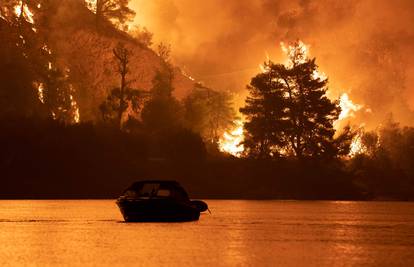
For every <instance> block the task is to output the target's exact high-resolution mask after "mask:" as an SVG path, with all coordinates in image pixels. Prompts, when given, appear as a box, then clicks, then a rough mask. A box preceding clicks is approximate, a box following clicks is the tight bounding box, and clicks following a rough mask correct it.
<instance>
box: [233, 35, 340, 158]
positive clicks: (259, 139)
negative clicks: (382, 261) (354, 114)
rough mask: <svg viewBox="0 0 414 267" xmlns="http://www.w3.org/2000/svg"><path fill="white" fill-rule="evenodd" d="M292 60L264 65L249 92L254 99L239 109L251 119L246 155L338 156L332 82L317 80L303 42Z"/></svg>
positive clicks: (336, 109) (337, 109)
mask: <svg viewBox="0 0 414 267" xmlns="http://www.w3.org/2000/svg"><path fill="white" fill-rule="evenodd" d="M288 55H289V61H290V62H289V64H288V65H287V66H285V65H282V64H274V63H273V62H271V61H268V62H266V63H265V66H264V67H265V68H264V72H263V73H260V74H258V75H257V76H256V77H254V78H253V79H252V82H251V84H250V86H249V87H248V89H249V91H250V96H249V97H248V98H247V100H246V106H245V107H244V108H242V109H240V111H241V112H242V113H243V114H244V115H246V117H247V122H246V124H245V128H246V139H245V146H246V148H247V153H249V154H250V155H253V156H257V157H274V156H279V155H292V156H294V157H296V158H304V157H334V156H336V155H337V153H338V149H339V148H338V147H336V143H335V139H334V134H335V129H334V128H333V123H334V122H335V121H336V120H337V119H338V116H339V113H340V107H339V105H338V101H331V100H330V99H328V98H327V96H326V92H327V90H328V87H327V84H328V80H327V79H326V78H322V77H320V76H319V75H317V74H318V72H317V69H318V67H317V65H316V63H315V59H309V58H307V56H306V53H305V50H304V45H303V44H302V43H300V42H296V43H295V44H294V45H293V46H291V50H290V51H289V53H288Z"/></svg>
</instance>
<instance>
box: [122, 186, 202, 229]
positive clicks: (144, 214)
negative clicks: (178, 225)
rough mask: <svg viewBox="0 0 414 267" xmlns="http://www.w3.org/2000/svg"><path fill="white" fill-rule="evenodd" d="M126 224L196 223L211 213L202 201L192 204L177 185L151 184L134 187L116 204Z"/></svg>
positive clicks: (192, 201) (124, 193) (125, 192)
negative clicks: (207, 212)
mask: <svg viewBox="0 0 414 267" xmlns="http://www.w3.org/2000/svg"><path fill="white" fill-rule="evenodd" d="M116 203H117V205H118V207H119V209H120V211H121V213H122V216H123V217H124V220H125V221H126V222H163V221H165V222H180V221H196V220H198V219H199V217H200V212H204V211H206V210H208V206H207V204H206V203H205V202H203V201H201V200H190V199H189V197H188V194H187V192H186V191H185V190H184V188H183V187H182V186H181V185H180V184H179V183H178V182H176V181H165V180H147V181H139V182H135V183H133V184H132V185H131V186H130V187H128V188H127V189H126V190H125V191H124V192H123V193H122V195H121V196H120V197H119V198H118V199H117V201H116Z"/></svg>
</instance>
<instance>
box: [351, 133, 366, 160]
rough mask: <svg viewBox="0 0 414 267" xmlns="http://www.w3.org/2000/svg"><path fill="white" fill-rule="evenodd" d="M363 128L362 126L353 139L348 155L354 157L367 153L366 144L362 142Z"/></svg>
mask: <svg viewBox="0 0 414 267" xmlns="http://www.w3.org/2000/svg"><path fill="white" fill-rule="evenodd" d="M363 134H364V132H363V128H362V127H361V128H360V130H359V131H358V133H357V135H356V136H355V137H354V139H353V140H352V143H351V146H350V150H349V154H348V156H349V157H351V158H353V157H355V156H357V155H361V154H365V153H366V152H367V148H366V146H365V145H364V144H363V142H362V136H363Z"/></svg>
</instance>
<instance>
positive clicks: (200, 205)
mask: <svg viewBox="0 0 414 267" xmlns="http://www.w3.org/2000/svg"><path fill="white" fill-rule="evenodd" d="M191 206H193V207H194V208H195V209H197V210H198V211H199V212H204V211H206V210H208V205H207V203H205V202H204V201H201V200H191Z"/></svg>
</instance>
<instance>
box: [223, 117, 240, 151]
mask: <svg viewBox="0 0 414 267" xmlns="http://www.w3.org/2000/svg"><path fill="white" fill-rule="evenodd" d="M243 131H244V128H243V121H242V120H236V121H234V127H233V128H232V129H231V130H230V131H227V132H225V133H224V134H223V136H222V137H221V138H220V140H219V149H220V151H221V152H225V153H228V154H230V155H233V156H235V157H241V156H242V153H243V151H244V146H243V144H242V142H243V141H244V134H243Z"/></svg>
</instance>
